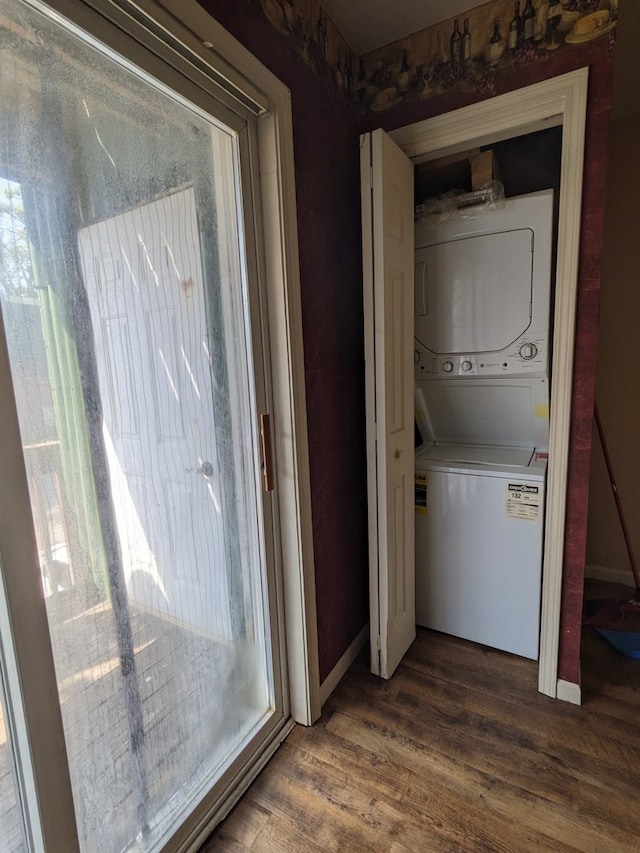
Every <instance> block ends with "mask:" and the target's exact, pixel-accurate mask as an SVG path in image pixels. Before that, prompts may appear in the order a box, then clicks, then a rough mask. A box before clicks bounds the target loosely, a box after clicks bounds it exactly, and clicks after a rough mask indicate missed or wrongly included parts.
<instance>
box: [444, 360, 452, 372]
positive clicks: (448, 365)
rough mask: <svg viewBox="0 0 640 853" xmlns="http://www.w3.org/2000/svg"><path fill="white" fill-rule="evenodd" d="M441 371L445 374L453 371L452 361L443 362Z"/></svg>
mask: <svg viewBox="0 0 640 853" xmlns="http://www.w3.org/2000/svg"><path fill="white" fill-rule="evenodd" d="M442 369H443V370H444V372H445V373H451V371H452V370H453V362H452V361H445V362H444V364H443V365H442Z"/></svg>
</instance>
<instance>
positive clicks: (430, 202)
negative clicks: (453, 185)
mask: <svg viewBox="0 0 640 853" xmlns="http://www.w3.org/2000/svg"><path fill="white" fill-rule="evenodd" d="M504 201H505V199H504V186H503V185H502V183H501V182H500V181H489V182H488V183H486V184H485V185H484V186H482V187H481V188H480V189H478V190H474V191H473V192H470V193H466V192H464V191H463V190H449V192H446V193H443V195H440V196H438V197H437V198H428V199H426V200H425V201H424V202H423V203H422V204H418V205H416V210H415V220H416V222H418V221H420V222H427V223H428V224H432V225H438V224H439V223H441V222H446V221H448V220H449V219H472V218H473V217H474V216H478V215H479V214H480V213H484V212H485V211H486V210H497V209H498V208H501V207H504Z"/></svg>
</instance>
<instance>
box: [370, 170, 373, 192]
mask: <svg viewBox="0 0 640 853" xmlns="http://www.w3.org/2000/svg"><path fill="white" fill-rule="evenodd" d="M369 189H373V166H369Z"/></svg>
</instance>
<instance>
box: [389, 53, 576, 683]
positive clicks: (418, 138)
mask: <svg viewBox="0 0 640 853" xmlns="http://www.w3.org/2000/svg"><path fill="white" fill-rule="evenodd" d="M588 74H589V71H588V68H581V69H579V70H577V71H572V72H571V73H569V74H563V75H561V76H559V77H553V78H552V79H550V80H545V81H543V82H542V83H536V84H535V85H533V86H527V87H525V88H523V89H519V90H517V91H515V92H509V93H507V94H505V95H499V96H498V97H496V98H491V99H489V100H486V101H481V102H480V103H478V104H472V105H471V106H468V107H463V108H462V109H460V110H455V111H453V112H450V113H446V114H445V115H441V116H436V117H434V118H431V119H427V120H425V121H422V122H418V123H416V124H413V125H409V126H407V127H402V128H399V129H398V130H395V131H392V132H391V133H390V134H389V135H390V136H391V137H392V139H394V140H395V142H397V143H398V145H399V146H400V147H401V148H402V149H403V151H404V152H405V153H406V154H407V155H408V156H410V157H411V158H412V159H414V160H418V159H419V160H421V161H423V160H429V159H436V158H438V157H443V156H446V155H448V154H454V153H457V152H459V151H465V150H467V149H469V148H472V147H475V146H478V145H484V144H491V143H493V142H496V141H498V140H502V139H508V138H510V137H514V136H519V135H521V134H524V133H529V132H531V131H532V130H539V129H541V128H543V127H552V126H557V125H562V129H563V130H562V173H561V181H560V214H559V223H558V229H559V230H558V254H557V272H556V300H555V314H554V335H553V354H554V355H553V373H552V382H551V426H550V437H549V468H548V476H547V510H546V522H545V549H544V558H543V584H542V613H541V627H540V660H539V666H538V689H539V690H540V692H541V693H545V694H546V695H548V696H554V697H555V696H557V695H558V693H557V684H558V682H557V673H558V648H559V639H560V604H561V592H562V566H563V550H564V536H565V505H566V495H567V467H568V460H569V427H570V419H571V391H572V382H573V355H574V339H575V314H576V297H577V289H578V255H579V248H580V223H581V202H582V172H583V162H584V135H585V125H586V107H587V85H588Z"/></svg>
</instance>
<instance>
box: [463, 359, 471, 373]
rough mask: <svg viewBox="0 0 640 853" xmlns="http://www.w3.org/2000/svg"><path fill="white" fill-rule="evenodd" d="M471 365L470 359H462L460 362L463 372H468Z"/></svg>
mask: <svg viewBox="0 0 640 853" xmlns="http://www.w3.org/2000/svg"><path fill="white" fill-rule="evenodd" d="M472 367H473V365H472V364H471V362H470V361H463V362H462V369H463V370H464V372H465V373H468V372H469V371H470V370H471V368H472Z"/></svg>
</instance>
